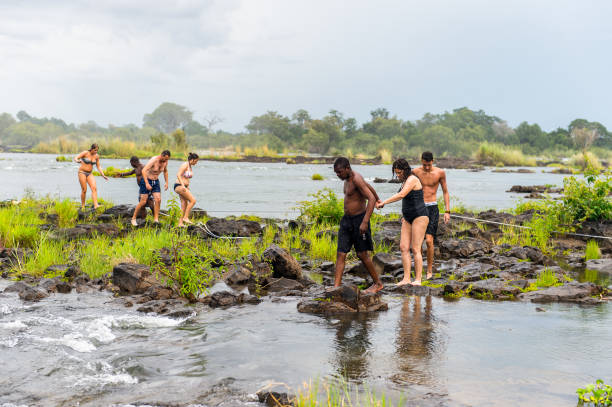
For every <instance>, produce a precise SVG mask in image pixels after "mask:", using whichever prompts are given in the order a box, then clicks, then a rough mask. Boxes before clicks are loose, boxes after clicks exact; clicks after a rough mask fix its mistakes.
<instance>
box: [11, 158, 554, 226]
mask: <svg viewBox="0 0 612 407" xmlns="http://www.w3.org/2000/svg"><path fill="white" fill-rule="evenodd" d="M55 157H56V155H51V154H16V153H2V154H0V179H1V180H2V188H0V199H9V198H20V197H22V196H23V195H24V192H25V191H33V192H34V193H36V194H37V195H47V194H50V195H52V196H57V197H61V198H64V197H67V198H70V199H75V200H78V199H80V198H79V197H80V187H79V184H78V181H77V169H78V165H77V164H76V163H71V162H69V163H58V162H56V161H55ZM101 164H102V167H103V168H105V167H108V166H113V167H115V168H127V167H129V162H128V160H107V159H102V160H101ZM179 165H180V162H179V161H170V164H169V183H170V188H171V187H172V185H173V184H174V180H175V178H176V172H177V170H178V167H179ZM354 168H355V170H356V171H358V172H360V173H361V174H362V175H363V176H364V177H365V178H366V179H367V180H369V181H370V182H371V181H372V180H373V179H374V178H375V177H381V178H390V176H391V167H390V166H389V165H367V166H362V165H356V166H354ZM544 170H546V171H550V169H544V168H535V171H536V172H535V173H533V174H503V173H493V172H491V169H487V170H485V171H482V172H470V171H467V170H454V169H449V170H447V178H448V185H449V191H450V194H451V197H452V199H453V201H452V202H451V205H453V203H454V202H461V203H463V204H465V205H467V206H468V207H474V208H497V209H500V208H508V207H512V206H514V204H515V203H516V202H517V200H519V199H521V197H523V196H524V194H514V193H512V194H511V193H508V192H506V191H507V190H509V189H510V188H511V187H512V185H543V184H552V185H557V186H561V185H562V184H563V175H559V174H549V173H543V172H542V171H544ZM194 173H195V175H194V178H193V179H192V184H191V191H192V192H193V194H194V195H195V197H196V198H197V200H198V203H197V206H199V207H201V208H204V209H206V210H207V211H209V212H210V213H211V214H213V215H216V216H223V215H226V214H243V213H247V214H257V215H264V216H265V215H268V216H271V217H295V216H296V215H297V214H296V212H295V210H294V209H293V208H294V207H295V206H296V203H297V202H298V201H301V200H305V199H309V197H308V194H311V193H313V192H316V191H318V190H319V189H322V188H324V187H328V188H331V189H332V190H334V191H335V192H336V193H337V194H339V195H341V194H342V182H341V181H340V180H339V179H338V178H337V177H336V176H335V174H334V172H333V169H332V167H331V166H330V165H323V164H296V165H287V164H284V163H276V164H274V163H272V164H268V163H265V164H262V163H225V162H216V161H200V162H199V163H198V165H197V166H196V167H194ZM314 173H319V174H322V175H323V176H324V177H325V180H323V181H313V180H312V179H311V176H312V174H314ZM96 181H97V185H98V190H99V196H100V197H101V198H104V199H107V200H111V201H112V202H113V203H115V204H122V203H130V204H133V203H136V201H137V197H138V188H137V185H136V181H135V179H134V178H127V179H112V178H111V179H110V180H109V181H104V179H102V178H101V177H96ZM374 186H375V188H376V190H377V191H378V193H379V195H380V196H381V197H383V199H384V198H386V197H388V196H389V195H391V194H393V193H395V192H396V191H397V188H398V185H397V184H387V183H383V184H374ZM173 195H174V193H173V192H171V191H168V192H164V193H163V194H162V199H163V201H164V203H165V202H166V200H167V199H168V197H170V196H173ZM439 195H441V191H439ZM87 197H88V199H89V197H90V195H89V192H88V195H87ZM399 210H400V208H399V204H395V205H389V206H388V207H386V208H385V209H384V210H383V211H385V212H386V211H395V212H398V211H399Z"/></svg>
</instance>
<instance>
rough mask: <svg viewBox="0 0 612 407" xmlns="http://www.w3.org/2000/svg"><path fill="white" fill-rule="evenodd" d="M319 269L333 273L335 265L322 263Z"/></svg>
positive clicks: (329, 262) (327, 262)
mask: <svg viewBox="0 0 612 407" xmlns="http://www.w3.org/2000/svg"><path fill="white" fill-rule="evenodd" d="M320 269H321V270H322V271H334V270H335V269H336V263H334V262H333V261H324V262H323V263H321V266H320Z"/></svg>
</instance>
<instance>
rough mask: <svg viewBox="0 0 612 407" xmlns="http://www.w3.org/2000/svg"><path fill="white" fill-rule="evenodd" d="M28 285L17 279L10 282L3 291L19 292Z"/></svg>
mask: <svg viewBox="0 0 612 407" xmlns="http://www.w3.org/2000/svg"><path fill="white" fill-rule="evenodd" d="M28 287H29V285H27V284H26V283H24V282H23V281H17V282H16V283H14V284H11V285H9V286H8V287H6V288H5V289H4V291H3V292H5V293H18V294H19V293H21V292H23V291H25V290H27V289H28Z"/></svg>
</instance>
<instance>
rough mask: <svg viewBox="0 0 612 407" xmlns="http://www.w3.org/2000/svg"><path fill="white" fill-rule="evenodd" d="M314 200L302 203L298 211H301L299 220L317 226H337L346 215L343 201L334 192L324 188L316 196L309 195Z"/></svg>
mask: <svg viewBox="0 0 612 407" xmlns="http://www.w3.org/2000/svg"><path fill="white" fill-rule="evenodd" d="M309 196H312V197H313V198H314V199H313V200H311V201H301V202H299V206H298V207H297V209H298V210H299V211H300V216H299V218H300V219H301V220H304V221H308V222H314V223H317V224H331V225H337V224H339V223H340V219H342V216H343V215H344V205H343V200H342V199H338V197H337V196H336V194H335V193H334V191H332V190H331V189H329V188H324V189H322V190H320V191H318V192H315V193H314V194H309Z"/></svg>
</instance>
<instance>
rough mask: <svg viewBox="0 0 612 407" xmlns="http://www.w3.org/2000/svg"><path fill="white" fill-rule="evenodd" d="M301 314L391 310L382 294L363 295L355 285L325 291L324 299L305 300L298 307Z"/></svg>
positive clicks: (345, 285)
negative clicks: (382, 298) (383, 299)
mask: <svg viewBox="0 0 612 407" xmlns="http://www.w3.org/2000/svg"><path fill="white" fill-rule="evenodd" d="M297 308H298V311H299V312H304V313H309V314H324V315H331V314H342V313H355V312H375V311H386V310H388V309H389V306H388V304H387V303H385V302H383V301H382V300H381V295H380V293H362V292H361V291H360V290H359V288H358V287H357V286H355V285H351V284H344V285H342V286H340V287H335V288H332V289H329V290H326V291H325V294H324V297H323V298H315V299H311V300H305V301H302V302H300V303H299V304H298V306H297Z"/></svg>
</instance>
